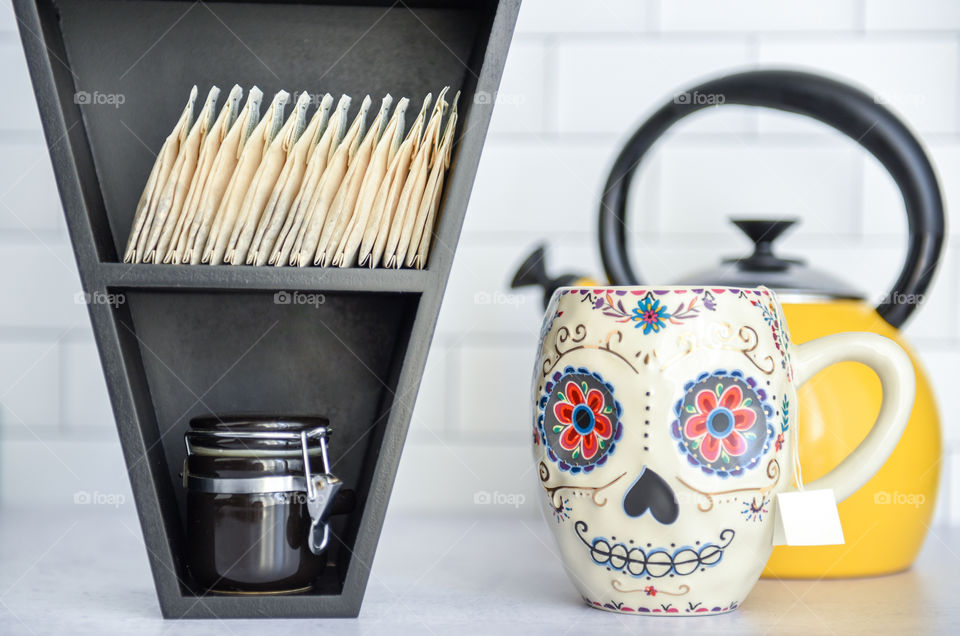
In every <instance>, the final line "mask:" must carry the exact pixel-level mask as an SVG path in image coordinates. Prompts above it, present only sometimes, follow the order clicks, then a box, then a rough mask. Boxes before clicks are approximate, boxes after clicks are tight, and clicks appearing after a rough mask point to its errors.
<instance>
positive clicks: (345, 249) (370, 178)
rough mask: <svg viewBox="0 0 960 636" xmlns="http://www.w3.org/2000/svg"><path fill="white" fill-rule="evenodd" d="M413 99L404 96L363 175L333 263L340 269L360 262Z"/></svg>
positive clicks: (401, 138) (401, 139)
mask: <svg viewBox="0 0 960 636" xmlns="http://www.w3.org/2000/svg"><path fill="white" fill-rule="evenodd" d="M409 103H410V100H409V99H407V98H406V97H404V98H403V99H401V100H400V101H399V102H398V103H397V107H396V108H395V109H394V111H393V115H392V116H391V117H390V121H389V122H388V123H387V126H386V128H384V130H383V134H382V135H381V136H380V141H378V142H377V146H376V148H375V149H374V151H373V155H372V156H371V157H370V163H369V164H368V165H367V170H366V172H365V173H364V175H363V182H362V183H361V185H360V194H359V195H358V196H357V203H356V206H354V209H353V214H351V215H350V220H349V222H348V223H347V227H346V230H345V231H344V233H343V238H341V239H340V244H339V245H338V246H337V251H336V253H335V254H334V256H333V261H332V263H333V264H334V265H337V266H339V267H351V266H353V265H355V264H356V263H357V252H358V251H359V250H360V241H361V240H362V239H363V234H364V232H365V230H366V228H367V223H368V222H369V219H370V216H371V214H372V212H373V206H374V203H375V202H376V198H377V194H378V192H379V191H380V186H381V184H382V183H383V180H384V178H385V177H386V175H387V170H388V169H389V167H390V162H391V160H392V159H393V157H394V156H395V155H396V153H397V150H398V149H399V148H400V143H401V142H402V141H403V129H404V115H405V113H406V110H407V105H408V104H409Z"/></svg>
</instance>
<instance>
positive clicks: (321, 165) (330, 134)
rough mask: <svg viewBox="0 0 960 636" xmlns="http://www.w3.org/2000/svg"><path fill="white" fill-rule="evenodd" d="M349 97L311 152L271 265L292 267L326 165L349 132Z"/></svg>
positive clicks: (281, 230) (279, 235) (345, 97)
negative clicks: (302, 230)
mask: <svg viewBox="0 0 960 636" xmlns="http://www.w3.org/2000/svg"><path fill="white" fill-rule="evenodd" d="M350 101H351V100H350V97H349V96H347V95H343V96H342V97H341V98H340V102H339V103H338V104H337V109H336V111H334V113H333V116H332V117H330V121H329V123H328V124H327V126H326V128H325V130H324V131H323V134H322V136H321V137H320V141H318V142H317V145H316V147H314V148H313V150H311V151H310V156H309V158H308V159H307V170H306V172H305V173H304V175H303V181H302V183H301V184H300V189H299V190H298V191H297V197H296V198H295V199H294V200H293V203H292V204H291V205H290V212H289V213H288V214H287V218H286V219H285V220H284V222H283V227H282V228H280V233H279V234H278V235H277V239H276V242H275V243H274V247H273V251H272V252H271V254H270V259H269V260H268V262H269V263H270V264H271V265H276V266H277V267H280V266H282V265H287V264H288V263H290V253H291V252H292V251H293V248H294V243H295V242H296V240H297V237H298V236H300V230H301V228H302V227H303V219H304V217H305V216H306V214H307V211H308V208H309V207H310V202H311V201H312V200H313V195H314V193H315V192H316V190H317V186H318V185H319V183H320V179H321V177H322V176H323V174H324V172H325V170H326V168H327V164H328V162H329V161H330V159H332V158H333V154H334V152H336V150H337V148H338V147H339V145H340V140H341V139H343V135H344V132H345V131H346V129H347V111H348V110H350Z"/></svg>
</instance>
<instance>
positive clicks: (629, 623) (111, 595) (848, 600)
mask: <svg viewBox="0 0 960 636" xmlns="http://www.w3.org/2000/svg"><path fill="white" fill-rule="evenodd" d="M550 541H551V539H550V537H549V531H548V529H547V528H546V526H545V525H544V524H543V522H542V521H540V520H536V519H533V520H531V519H520V518H517V519H510V518H490V519H481V520H471V519H464V518H436V517H411V516H398V515H390V516H388V519H387V523H386V526H385V527H384V532H383V538H382V540H381V543H380V549H379V553H378V555H377V558H376V561H375V563H374V567H373V572H372V575H371V577H370V583H369V586H368V587H367V594H366V599H365V601H364V604H363V609H362V611H361V613H360V617H359V618H358V619H336V620H270V621H267V620H258V621H251V620H225V621H211V620H195V621H164V620H163V619H162V618H161V616H160V609H159V606H158V604H157V598H156V595H155V592H154V589H153V581H152V579H151V576H150V572H149V567H148V565H147V558H146V552H145V549H144V547H143V541H142V538H141V535H140V528H139V525H138V523H137V519H136V516H135V515H134V513H133V511H132V506H130V505H129V504H126V505H124V506H121V507H120V508H118V509H114V508H110V507H104V506H99V507H92V506H72V507H69V508H64V509H62V510H49V509H47V510H37V509H23V508H5V509H2V510H0V632H3V633H4V634H34V633H35V634H49V633H91V632H92V633H97V634H138V635H139V634H160V633H177V634H180V633H182V634H258V635H262V634H269V633H288V634H302V633H312V632H322V633H324V634H403V633H426V634H434V633H435V634H469V633H482V634H497V636H503V635H506V634H523V635H524V636H533V635H534V634H550V635H551V636H559V635H561V634H574V633H578V632H580V633H587V634H596V633H603V634H613V633H631V634H641V633H646V634H649V633H664V632H668V633H686V632H704V631H705V630H706V631H709V632H712V633H717V634H738V635H741V636H742V635H746V634H766V633H771V634H794V633H795V634H801V633H802V634H813V633H816V634H819V633H827V634H829V633H834V634H857V633H863V634H872V633H895V634H960V603H958V601H957V599H956V596H955V595H956V591H957V589H958V577H957V573H958V571H960V556H958V555H960V531H958V530H956V529H943V528H935V529H934V530H933V531H932V532H931V534H930V536H929V538H928V539H927V543H926V546H925V548H924V551H923V553H922V555H921V557H920V559H919V561H918V562H917V564H916V565H915V566H914V568H913V569H912V570H910V571H908V572H904V573H902V574H897V575H893V576H886V577H879V578H874V579H860V580H852V581H821V582H813V581H760V582H759V583H758V584H757V586H756V587H755V588H754V590H753V592H752V593H751V595H750V597H749V598H748V599H747V600H746V602H745V603H744V604H743V605H742V607H741V608H740V609H739V610H738V611H736V612H734V613H732V614H727V615H723V616H713V617H647V616H624V615H619V614H611V613H607V612H601V611H597V610H594V609H590V608H588V607H586V606H585V605H583V603H582V602H581V601H580V599H579V596H578V595H577V593H576V591H574V589H573V587H572V586H571V585H570V584H569V583H568V581H567V578H566V576H565V575H564V573H563V571H562V569H561V567H560V564H559V562H558V561H557V560H556V559H555V558H554V556H553V546H552V544H551V543H550Z"/></svg>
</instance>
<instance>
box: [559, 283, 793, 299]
mask: <svg viewBox="0 0 960 636" xmlns="http://www.w3.org/2000/svg"><path fill="white" fill-rule="evenodd" d="M695 289H698V290H701V291H704V290H709V291H716V290H723V291H725V292H728V291H747V292H766V293H768V294H770V295H771V296H774V297H776V295H777V294H776V292H775V291H774V290H772V289H770V288H769V287H767V286H766V285H757V286H756V287H743V286H739V287H738V286H733V285H564V286H562V287H557V289H556V290H554V292H553V293H554V294H558V293H559V292H562V291H584V290H586V291H608V290H610V291H625V292H633V291H638V290H648V291H652V292H659V291H663V292H675V291H692V290H695Z"/></svg>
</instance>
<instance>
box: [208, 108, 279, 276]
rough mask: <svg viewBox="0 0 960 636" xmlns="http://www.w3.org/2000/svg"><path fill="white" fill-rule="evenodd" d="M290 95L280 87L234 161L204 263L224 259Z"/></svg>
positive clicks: (214, 262)
mask: <svg viewBox="0 0 960 636" xmlns="http://www.w3.org/2000/svg"><path fill="white" fill-rule="evenodd" d="M289 98H290V94H289V93H287V92H286V91H280V92H279V93H277V94H276V95H275V96H274V98H273V102H272V103H271V104H270V108H269V109H268V110H267V113H266V115H264V117H263V119H261V120H260V123H258V124H257V127H256V128H254V130H253V133H251V135H250V138H249V139H248V140H247V142H246V144H245V145H244V148H243V152H242V153H241V154H240V159H239V161H237V167H236V169H235V170H234V173H233V176H232V177H231V178H230V184H229V185H228V186H227V191H226V192H225V193H224V196H223V201H222V202H221V203H220V209H219V210H218V211H217V216H216V218H215V219H214V223H213V227H212V228H211V230H210V237H209V238H208V239H207V245H206V247H205V248H204V255H203V259H202V260H203V262H204V263H209V264H210V265H220V264H221V263H223V257H224V255H225V254H226V251H227V246H228V243H229V241H230V237H231V235H232V234H233V228H234V225H236V223H237V218H238V217H239V216H240V210H241V209H242V207H243V202H244V200H245V199H246V194H247V191H248V190H249V189H250V184H251V183H252V182H253V177H254V175H255V174H256V172H257V169H258V168H259V167H260V161H261V159H262V158H263V150H264V147H265V146H266V144H267V140H268V139H269V140H271V141H272V140H273V137H274V136H275V135H276V133H277V131H278V130H279V128H280V126H282V125H283V107H284V106H285V105H286V103H287V100H288V99H289Z"/></svg>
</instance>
